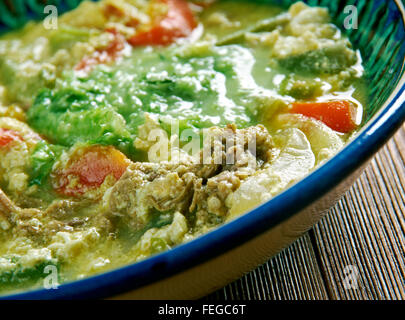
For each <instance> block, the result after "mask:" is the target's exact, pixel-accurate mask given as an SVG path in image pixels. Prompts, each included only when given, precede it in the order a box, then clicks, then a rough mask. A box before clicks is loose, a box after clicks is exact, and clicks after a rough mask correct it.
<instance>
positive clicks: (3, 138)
mask: <svg viewBox="0 0 405 320" xmlns="http://www.w3.org/2000/svg"><path fill="white" fill-rule="evenodd" d="M13 141H23V138H22V137H21V135H20V134H19V133H18V132H16V131H14V130H11V129H3V128H0V147H5V146H7V145H8V144H9V143H10V142H13Z"/></svg>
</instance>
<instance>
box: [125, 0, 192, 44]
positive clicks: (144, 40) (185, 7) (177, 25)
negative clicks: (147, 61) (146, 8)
mask: <svg viewBox="0 0 405 320" xmlns="http://www.w3.org/2000/svg"><path fill="white" fill-rule="evenodd" d="M155 1H157V2H160V3H162V4H166V5H167V6H168V11H167V14H166V15H165V16H164V17H159V18H157V19H156V21H154V24H153V27H152V28H151V29H150V30H148V31H142V32H139V33H138V34H136V35H134V36H133V37H131V38H130V39H129V40H128V42H129V43H130V44H131V45H133V46H146V45H169V44H171V43H173V42H174V41H175V40H176V39H178V38H184V37H187V36H188V35H190V34H191V32H192V31H193V29H194V28H195V27H196V26H197V22H196V20H195V18H194V15H193V13H192V11H191V9H190V7H189V4H188V3H187V1H185V0H155Z"/></svg>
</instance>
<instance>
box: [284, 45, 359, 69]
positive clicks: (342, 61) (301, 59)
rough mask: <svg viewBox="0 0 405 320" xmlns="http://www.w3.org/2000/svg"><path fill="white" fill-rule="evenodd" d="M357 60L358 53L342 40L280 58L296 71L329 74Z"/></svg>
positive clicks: (286, 66)
mask: <svg viewBox="0 0 405 320" xmlns="http://www.w3.org/2000/svg"><path fill="white" fill-rule="evenodd" d="M356 61H357V56H356V53H355V52H354V51H353V50H350V48H348V47H347V45H346V43H345V42H341V43H338V44H335V45H332V46H330V47H325V48H322V49H319V50H312V51H308V52H305V53H303V54H299V55H295V56H289V57H286V58H284V59H280V60H279V64H280V65H281V66H282V67H283V68H285V69H287V70H288V71H291V72H294V73H299V74H303V75H311V74H312V75H327V74H337V73H339V72H340V71H343V70H345V69H346V68H348V67H350V66H352V65H354V64H355V63H356Z"/></svg>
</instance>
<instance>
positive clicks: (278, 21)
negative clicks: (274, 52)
mask: <svg viewBox="0 0 405 320" xmlns="http://www.w3.org/2000/svg"><path fill="white" fill-rule="evenodd" d="M290 21H291V16H290V15H289V14H286V13H282V14H279V15H278V16H275V17H271V18H268V19H264V20H262V21H259V22H257V23H256V24H255V25H253V26H252V27H249V28H247V29H245V30H239V31H236V32H235V33H232V34H230V35H229V36H226V37H225V38H224V39H221V40H219V41H218V42H217V43H216V45H217V46H225V45H230V44H235V43H239V42H241V41H243V40H244V39H245V37H246V34H248V33H256V32H270V31H273V30H274V29H276V28H277V27H278V26H282V25H285V24H287V23H288V22H290Z"/></svg>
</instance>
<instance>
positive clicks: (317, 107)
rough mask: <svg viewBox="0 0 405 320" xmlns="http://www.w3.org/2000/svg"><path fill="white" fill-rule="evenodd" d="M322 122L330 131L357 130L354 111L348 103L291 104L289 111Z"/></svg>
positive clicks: (345, 131)
mask: <svg viewBox="0 0 405 320" xmlns="http://www.w3.org/2000/svg"><path fill="white" fill-rule="evenodd" d="M290 112H292V113H299V114H302V115H304V116H307V117H311V118H314V119H317V120H320V121H322V122H323V123H324V124H326V125H327V126H328V127H330V128H331V129H333V130H335V131H338V132H341V133H349V132H351V131H353V130H355V129H356V128H357V124H356V122H355V119H356V109H355V107H354V105H353V104H352V103H351V102H350V101H346V100H341V101H329V102H319V103H298V102H296V103H293V105H292V108H291V110H290Z"/></svg>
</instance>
